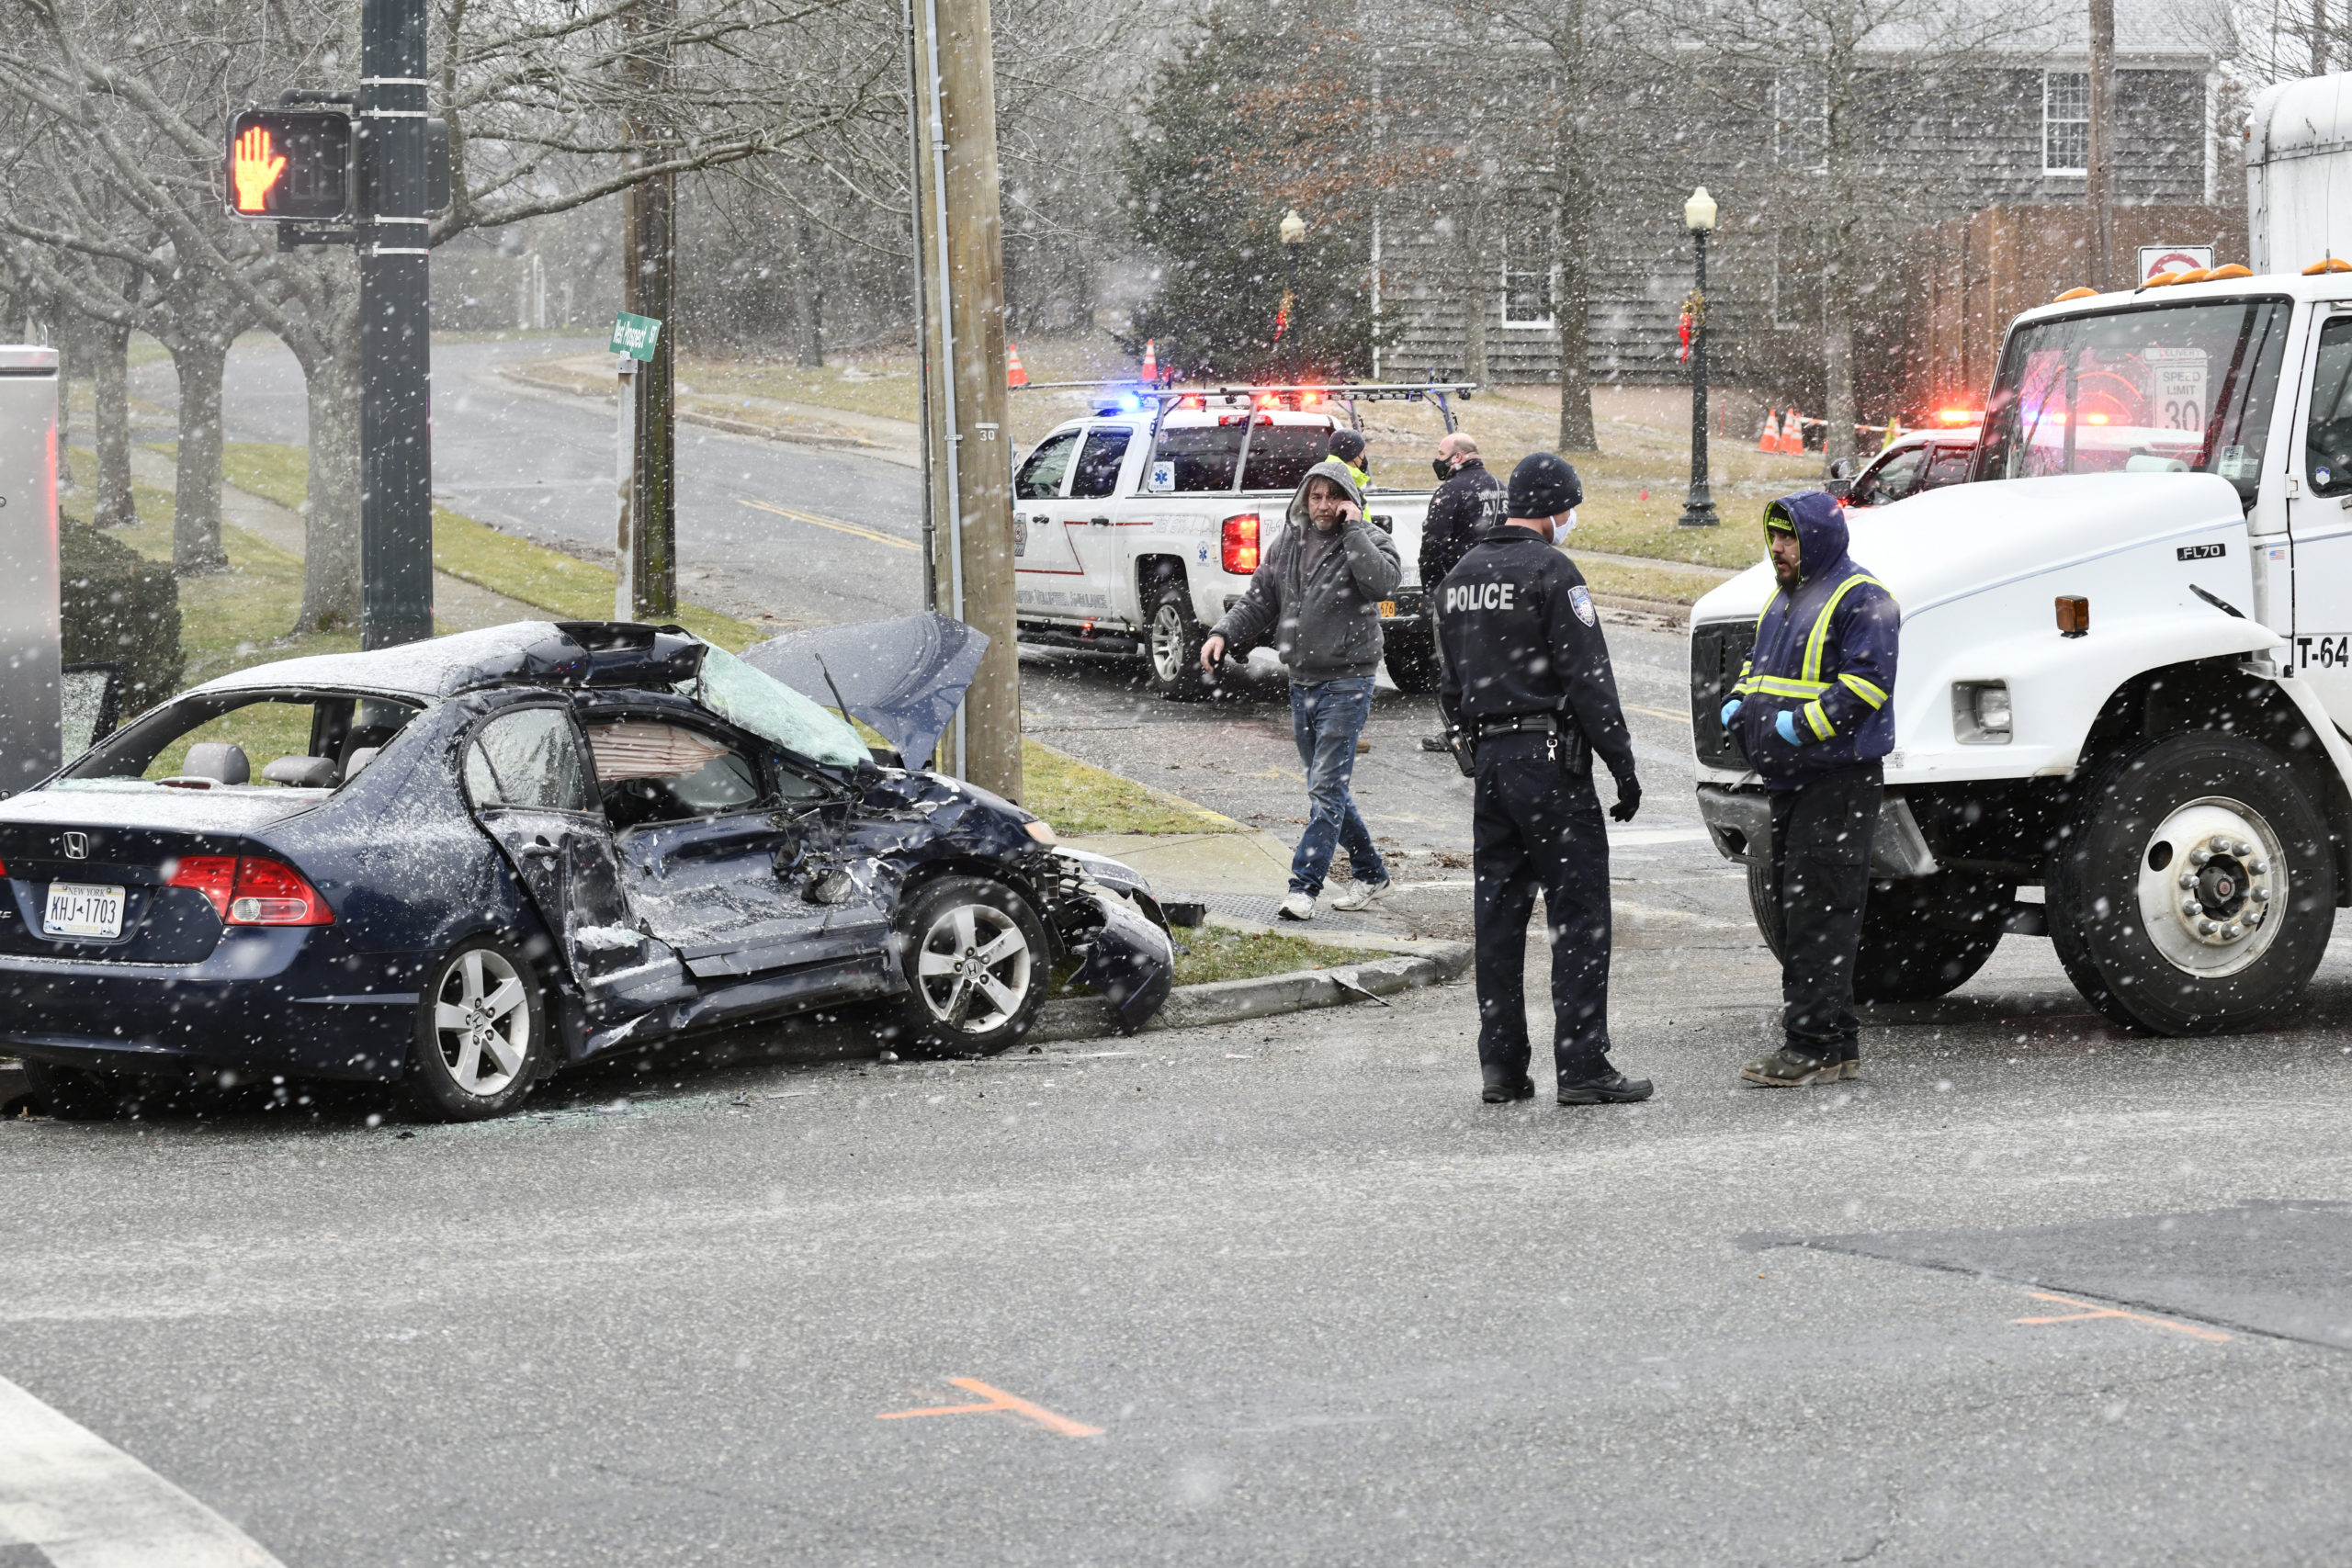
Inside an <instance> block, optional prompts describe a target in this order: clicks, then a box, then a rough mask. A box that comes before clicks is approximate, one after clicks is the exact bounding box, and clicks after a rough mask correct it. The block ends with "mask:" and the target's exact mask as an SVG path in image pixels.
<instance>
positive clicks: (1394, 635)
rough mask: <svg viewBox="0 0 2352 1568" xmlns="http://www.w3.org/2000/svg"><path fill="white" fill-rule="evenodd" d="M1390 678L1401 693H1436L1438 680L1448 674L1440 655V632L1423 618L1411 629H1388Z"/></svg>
mask: <svg viewBox="0 0 2352 1568" xmlns="http://www.w3.org/2000/svg"><path fill="white" fill-rule="evenodd" d="M1387 640H1388V654H1387V658H1386V660H1385V663H1386V664H1387V666H1388V678H1389V679H1390V680H1392V681H1394V682H1397V690H1398V691H1400V692H1411V693H1414V694H1427V693H1430V692H1434V691H1436V690H1437V683H1438V678H1439V677H1440V676H1442V674H1444V673H1445V662H1444V660H1443V658H1442V656H1441V655H1440V654H1439V652H1438V646H1437V631H1436V628H1435V627H1434V626H1431V625H1430V622H1429V620H1428V619H1427V618H1426V617H1424V618H1423V619H1421V620H1419V621H1416V622H1414V623H1412V624H1411V625H1409V626H1402V625H1400V626H1391V627H1390V628H1389V629H1388V639H1387Z"/></svg>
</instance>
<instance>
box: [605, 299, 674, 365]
mask: <svg viewBox="0 0 2352 1568" xmlns="http://www.w3.org/2000/svg"><path fill="white" fill-rule="evenodd" d="M661 341H662V323H661V322H659V321H655V320H654V319H653V318H652V317H650V316H632V315H630V314H629V313H628V311H627V310H623V311H621V312H620V313H619V314H618V315H616V316H615V317H614V318H613V349H612V351H613V352H614V353H615V354H626V355H628V356H629V357H630V358H631V359H639V360H644V361H646V362H647V363H649V364H650V363H651V362H652V359H653V345H654V344H657V343H659V342H661Z"/></svg>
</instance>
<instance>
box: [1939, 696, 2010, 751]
mask: <svg viewBox="0 0 2352 1568" xmlns="http://www.w3.org/2000/svg"><path fill="white" fill-rule="evenodd" d="M2010 728H2011V726H2010V722H2009V683H2008V682H2007V681H1955V682H1952V686H1951V731H1952V735H1953V736H1954V738H1956V739H1958V740H1959V741H1960V743H1961V744H1962V746H2007V744H2008V743H2009V734H2010Z"/></svg>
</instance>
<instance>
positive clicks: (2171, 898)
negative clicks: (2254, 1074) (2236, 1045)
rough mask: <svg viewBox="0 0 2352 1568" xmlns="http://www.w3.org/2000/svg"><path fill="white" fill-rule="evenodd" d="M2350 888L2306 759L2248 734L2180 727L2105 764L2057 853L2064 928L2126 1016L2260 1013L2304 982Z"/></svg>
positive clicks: (2194, 1028)
mask: <svg viewBox="0 0 2352 1568" xmlns="http://www.w3.org/2000/svg"><path fill="white" fill-rule="evenodd" d="M2183 876H2187V877H2188V878H2189V880H2190V886H2188V887H2186V888H2184V887H2182V886H2180V879H2181V877H2183ZM2335 896H2336V877H2335V855H2334V853H2333V852H2332V850H2331V848H2330V846H2329V842H2328V833H2327V825H2326V822H2325V819H2324V818H2323V817H2322V816H2321V814H2320V811H2319V808H2318V807H2317V806H2316V805H2315V804H2313V802H2312V796H2311V794H2310V792H2309V791H2308V790H2307V789H2306V788H2305V787H2304V785H2303V784H2302V781H2301V779H2300V778H2298V777H2297V775H2296V773H2295V769H2294V765H2293V764H2292V763H2290V762H2289V761H2287V760H2286V759H2285V758H2283V757H2281V756H2280V755H2278V753H2277V752H2276V751H2273V750H2270V749H2269V748H2268V747H2267V746H2263V745H2260V744H2258V743H2257V742H2255V741H2252V740H2247V739H2243V738H2241V737H2238V736H2233V735H2224V734H2220V733H2215V732H2205V733H2199V734H2195V735H2176V736H2170V737H2166V738H2165V739H2158V740H2151V741H2144V742H2143V743H2141V744H2140V745H2137V746H2135V747H2133V748H2131V750H2127V751H2125V752H2123V753H2121V754H2120V755H2119V756H2117V757H2115V758H2113V759H2112V760H2110V761H2109V762H2108V763H2107V764H2106V765H2105V766H2104V767H2102V768H2100V769H2099V770H2098V772H2097V773H2096V774H2094V775H2093V778H2092V780H2091V784H2090V786H2089V788H2088V789H2087V790H2086V791H2085V793H2084V795H2083V797H2082V799H2081V802H2080V804H2079V805H2078V806H2077V807H2075V814H2074V818H2073V820H2072V821H2071V822H2070V823H2069V824H2068V825H2067V831H2066V833H2065V836H2064V839H2063V840H2061V848H2060V849H2059V851H2058V852H2057V853H2056V854H2055V855H2054V856H2052V863H2051V873H2050V937H2051V943H2052V946H2053V947H2054V948H2055V949H2056V950H2057V953H2058V962H2059V964H2061V965H2062V966H2063V967H2064V969H2065V971H2066V977H2067V978H2068V979H2070V980H2072V981H2074V983H2075V988H2076V989H2078V990H2080V991H2081V992H2082V993H2083V995H2084V997H2085V998H2086V999H2088V1000H2089V1002H2090V1003H2091V1005H2092V1006H2093V1007H2096V1008H2098V1010H2099V1011H2100V1012H2102V1013H2104V1014H2106V1015H2107V1016H2108V1017H2109V1018H2110V1019H2113V1020H2114V1021H2116V1022H2118V1023H2122V1024H2125V1025H2128V1026H2130V1027H2132V1028H2135V1029H2142V1030H2145V1031H2147V1032H2151V1033H2154V1034H2214V1033H2221V1032H2228V1031H2233V1030H2241V1029H2248V1028H2251V1027H2253V1026H2255V1025H2256V1024H2258V1023H2260V1022H2262V1021H2265V1020H2267V1019H2269V1018H2271V1017H2274V1016H2275V1015H2277V1014H2278V1013H2279V1012H2282V1011H2284V1010H2286V1009H2287V1008H2289V1007H2290V1006H2292V1005H2293V1004H2294V1002H2295V1000H2296V999H2297V998H2299V997H2301V995H2302V992H2303V987H2305V986H2306V985H2308V984H2309V983H2310V981H2311V977H2312V971H2313V970H2315V969H2317V968H2318V967H2319V961H2320V958H2321V955H2322V954H2323V953H2324V952H2325V951H2326V948H2327V940H2328V936H2329V934H2330V933H2331V932H2332V931H2334V929H2335ZM2192 909H2193V911H2194V912H2191V910H2192ZM2248 916H2252V917H2253V918H2252V919H2247V917H2248ZM2208 926H2210V927H2211V928H2212V929H2211V930H2210V931H2209V930H2206V929H2205V928H2206V927H2208Z"/></svg>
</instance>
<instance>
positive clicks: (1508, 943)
mask: <svg viewBox="0 0 2352 1568" xmlns="http://www.w3.org/2000/svg"><path fill="white" fill-rule="evenodd" d="M1583 499H1584V485H1583V483H1582V481H1580V480H1579V479H1577V471H1576V469H1575V468H1571V467H1569V466H1568V463H1567V462H1566V459H1565V458H1561V457H1555V456H1554V455H1553V454H1551V453H1549V452H1537V453H1534V454H1532V456H1530V457H1527V458H1525V459H1524V460H1522V461H1521V463H1520V465H1519V467H1518V468H1515V469H1513V470H1512V471H1511V476H1510V491H1509V492H1508V495H1507V497H1506V500H1507V505H1506V506H1505V508H1504V517H1503V525H1502V526H1500V527H1498V528H1496V529H1493V530H1492V531H1490V532H1488V533H1487V534H1486V535H1485V536H1482V537H1481V538H1479V540H1478V541H1477V543H1476V544H1474V545H1472V546H1471V547H1470V549H1469V551H1468V553H1467V554H1465V555H1464V557H1463V558H1462V562H1461V564H1460V565H1459V566H1456V567H1455V568H1454V569H1453V571H1451V572H1449V573H1448V574H1447V575H1446V579H1445V581H1444V582H1443V583H1442V585H1441V586H1440V587H1439V589H1438V596H1437V600H1438V603H1437V609H1438V622H1437V624H1438V635H1439V636H1440V637H1442V638H1443V639H1444V643H1445V674H1444V677H1443V679H1442V681H1441V682H1440V683H1439V686H1438V709H1439V711H1440V713H1441V714H1442V715H1443V716H1444V718H1445V723H1446V728H1447V731H1448V733H1449V734H1450V735H1451V736H1452V737H1453V742H1454V745H1455V747H1456V755H1457V756H1459V755H1463V754H1464V751H1465V750H1466V751H1468V752H1471V753H1474V754H1475V763H1474V771H1473V773H1472V776H1473V777H1474V778H1475V779H1476V781H1477V786H1476V794H1475V806H1474V814H1473V818H1472V835H1473V838H1472V842H1473V844H1474V846H1475V849H1476V872H1475V873H1474V874H1475V876H1476V905H1477V936H1478V1070H1479V1076H1480V1077H1481V1078H1482V1079H1483V1080H1484V1089H1483V1090H1482V1098H1483V1099H1484V1100H1486V1101H1487V1104H1489V1105H1500V1104H1505V1103H1508V1102H1509V1101H1511V1100H1525V1099H1528V1098H1529V1097H1530V1096H1532V1095H1533V1094H1534V1092H1535V1084H1534V1081H1533V1079H1532V1078H1531V1077H1529V1076H1528V1070H1527V1069H1528V1063H1529V1060H1530V1058H1531V1056H1532V1047H1531V1046H1530V1044H1529V1043H1528V1037H1527V997H1526V992H1525V976H1526V968H1527V921H1528V917H1529V916H1531V915H1532V914H1533V913H1534V910H1535V894H1536V890H1537V889H1538V888H1541V889H1542V890H1543V893H1544V919H1545V921H1546V923H1547V925H1548V927H1549V929H1550V932H1551V939H1552V942H1551V945H1552V1020H1553V1033H1552V1061H1553V1067H1554V1070H1555V1074H1556V1076H1557V1078H1558V1094H1557V1098H1558V1100H1559V1103H1561V1104H1562V1105H1607V1104H1619V1103H1624V1102H1627V1101H1631V1100H1647V1099H1648V1098H1649V1097H1650V1084H1649V1081H1648V1080H1647V1079H1645V1078H1629V1077H1626V1076H1625V1075H1624V1074H1623V1073H1622V1072H1619V1071H1618V1070H1617V1069H1616V1067H1614V1066H1611V1064H1610V1060H1609V949H1610V929H1609V832H1608V829H1606V828H1605V827H1603V826H1602V824H1601V820H1600V796H1599V795H1596V794H1595V793H1594V791H1593V787H1592V760H1593V758H1594V757H1596V756H1598V757H1599V758H1600V760H1601V761H1603V762H1606V763H1607V764H1608V765H1609V771H1610V773H1611V774H1612V775H1613V776H1614V777H1615V778H1616V781H1617V804H1616V805H1614V806H1612V807H1610V810H1609V814H1610V816H1611V817H1613V818H1616V819H1617V820H1618V821H1620V822H1629V821H1631V820H1633V817H1634V812H1635V811H1636V810H1637V809H1639V808H1640V807H1641V803H1642V786H1641V784H1640V783H1639V782H1638V781H1637V780H1636V779H1635V778H1634V741H1633V737H1632V736H1631V735H1630V734H1629V733H1628V732H1627V730H1626V728H1625V715H1624V711H1623V709H1622V708H1621V707H1619V706H1618V703H1617V676H1616V672H1615V671H1614V670H1612V669H1611V666H1610V662H1609V645H1608V642H1607V640H1606V639H1605V638H1604V637H1602V636H1601V635H1600V613H1599V612H1598V611H1597V610H1595V609H1594V608H1593V604H1592V594H1591V593H1590V592H1589V591H1588V590H1587V589H1586V587H1585V583H1584V576H1583V574H1582V573H1581V572H1579V571H1577V569H1576V563H1575V562H1573V561H1571V560H1569V559H1568V558H1567V557H1566V556H1565V555H1562V554H1561V553H1560V552H1559V551H1558V550H1557V549H1555V548H1554V547H1553V546H1554V542H1555V540H1557V539H1558V538H1560V537H1561V536H1563V535H1565V534H1566V532H1567V531H1568V529H1570V528H1572V527H1574V526H1575V525H1576V509H1577V502H1580V501H1582V500H1583Z"/></svg>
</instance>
